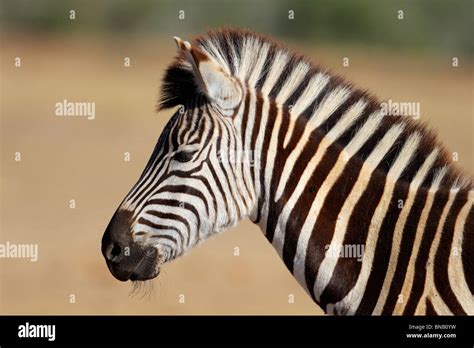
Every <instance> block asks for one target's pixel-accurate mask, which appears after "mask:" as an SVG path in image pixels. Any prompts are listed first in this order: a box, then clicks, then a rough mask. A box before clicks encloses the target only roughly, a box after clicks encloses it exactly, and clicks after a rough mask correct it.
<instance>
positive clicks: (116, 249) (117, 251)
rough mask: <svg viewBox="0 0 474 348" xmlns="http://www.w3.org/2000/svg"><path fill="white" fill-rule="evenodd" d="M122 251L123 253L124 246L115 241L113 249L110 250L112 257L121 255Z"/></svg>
mask: <svg viewBox="0 0 474 348" xmlns="http://www.w3.org/2000/svg"><path fill="white" fill-rule="evenodd" d="M121 253H122V248H121V247H120V245H118V244H116V243H114V246H113V247H112V250H111V251H110V254H111V255H112V257H116V256H119V255H120V254H121Z"/></svg>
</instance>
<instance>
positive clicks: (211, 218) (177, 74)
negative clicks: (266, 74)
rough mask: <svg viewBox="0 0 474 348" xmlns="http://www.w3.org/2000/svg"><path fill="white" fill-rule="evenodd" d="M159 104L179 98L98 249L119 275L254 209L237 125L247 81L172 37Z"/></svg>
mask: <svg viewBox="0 0 474 348" xmlns="http://www.w3.org/2000/svg"><path fill="white" fill-rule="evenodd" d="M175 41H176V44H177V46H178V56H177V58H176V60H175V61H174V63H173V64H172V65H171V66H170V67H169V68H168V70H167V71H166V74H165V77H164V81H163V88H162V90H163V92H162V99H161V108H169V107H173V106H179V109H178V111H177V112H176V113H175V114H174V115H173V116H172V117H171V119H170V120H169V122H168V124H167V125H166V127H165V128H164V130H163V132H162V134H161V135H160V137H159V140H158V142H157V144H156V146H155V149H154V151H153V153H152V155H151V158H150V160H149V162H148V164H147V165H146V167H145V169H144V171H143V173H142V175H141V176H140V178H139V180H138V182H137V183H136V184H135V186H134V187H133V188H132V190H131V191H130V192H129V193H128V195H127V196H126V197H125V199H124V200H123V202H122V203H121V205H120V206H119V208H118V209H117V211H116V212H115V214H114V216H113V217H112V219H111V221H110V223H109V225H108V227H107V229H106V231H105V233H104V235H103V238H102V253H103V255H104V257H105V259H106V263H107V266H108V268H109V270H110V271H111V273H112V274H113V275H114V276H115V277H116V278H117V279H119V280H121V281H127V280H129V279H130V280H132V281H133V280H147V279H152V278H154V277H156V276H157V275H158V274H159V270H160V266H161V265H162V264H163V263H164V262H167V261H170V260H172V259H174V258H176V257H178V256H180V255H182V254H184V253H185V252H186V251H187V250H188V249H190V248H191V247H193V246H194V245H196V244H198V243H199V242H201V241H202V240H204V239H206V238H207V237H209V236H211V235H213V234H215V233H217V232H219V231H222V230H223V229H225V228H227V227H229V226H232V225H234V224H236V223H237V222H238V221H239V220H240V219H242V218H244V217H245V216H247V215H249V214H251V213H252V211H253V210H254V209H255V205H256V204H255V193H254V190H253V187H252V185H251V184H250V182H251V175H250V167H251V166H252V165H253V163H252V159H251V158H249V156H248V151H246V150H245V149H244V148H243V146H242V139H241V138H242V136H241V134H240V133H241V132H240V130H239V127H238V125H239V124H240V122H241V121H240V120H239V117H240V116H241V113H242V112H243V108H244V104H245V103H244V102H243V101H244V99H245V98H244V88H245V87H244V86H243V85H242V84H241V83H240V82H239V80H238V79H237V78H234V77H233V75H232V72H231V71H228V68H227V69H226V68H224V67H222V66H221V65H220V64H219V63H218V62H217V60H216V59H215V58H213V57H212V56H210V55H209V54H207V53H205V51H204V50H201V49H200V48H199V43H198V42H196V43H193V44H192V45H191V43H189V42H187V41H182V40H180V39H179V38H175Z"/></svg>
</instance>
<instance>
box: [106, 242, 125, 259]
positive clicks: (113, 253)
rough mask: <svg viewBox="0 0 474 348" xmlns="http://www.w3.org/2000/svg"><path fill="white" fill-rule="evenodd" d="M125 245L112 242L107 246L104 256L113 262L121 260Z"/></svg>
mask: <svg viewBox="0 0 474 348" xmlns="http://www.w3.org/2000/svg"><path fill="white" fill-rule="evenodd" d="M123 250H124V247H123V246H121V245H120V244H119V243H111V244H109V245H108V246H107V247H106V250H105V253H104V256H105V258H106V259H107V260H109V261H112V262H119V261H120V260H121V259H122V257H123Z"/></svg>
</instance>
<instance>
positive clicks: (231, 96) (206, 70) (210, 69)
mask: <svg viewBox="0 0 474 348" xmlns="http://www.w3.org/2000/svg"><path fill="white" fill-rule="evenodd" d="M174 41H175V42H176V45H177V46H178V49H179V50H181V51H182V52H183V54H184V57H185V59H186V60H187V61H188V62H189V63H190V64H191V67H192V69H193V75H194V78H195V80H196V83H197V84H198V86H199V88H200V89H201V91H202V92H203V93H204V94H206V95H207V96H208V97H209V98H210V99H211V100H212V101H213V102H215V103H216V104H217V105H218V106H219V107H221V108H223V109H232V108H235V107H236V106H237V105H238V104H239V103H240V100H241V98H242V96H241V89H240V88H239V85H238V83H237V82H236V81H235V80H234V79H233V78H232V77H231V76H229V75H228V74H227V73H226V72H225V71H224V70H222V68H221V67H220V66H219V64H217V63H216V62H215V60H214V59H213V58H212V57H210V56H209V55H208V54H206V53H205V52H203V51H201V50H200V49H198V48H196V47H193V46H191V44H190V43H189V42H188V41H183V40H181V39H180V38H179V37H176V36H175V37H174Z"/></svg>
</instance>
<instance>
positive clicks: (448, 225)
mask: <svg viewBox="0 0 474 348" xmlns="http://www.w3.org/2000/svg"><path fill="white" fill-rule="evenodd" d="M466 201H467V191H465V190H463V191H459V192H458V193H457V195H456V197H455V199H454V201H453V204H452V205H451V208H450V209H449V212H448V215H447V216H446V221H445V223H444V226H443V229H442V231H441V239H440V241H439V245H438V250H437V251H436V256H435V260H434V269H435V272H434V283H435V286H436V290H438V292H439V295H440V296H441V298H442V299H443V300H444V302H445V303H446V305H447V306H448V308H449V309H450V310H451V312H452V313H453V314H454V315H466V312H465V311H464V309H463V308H462V306H461V304H460V303H459V301H458V299H457V297H456V295H455V294H454V292H453V289H452V288H451V284H450V282H449V276H448V266H449V255H450V253H451V245H452V242H453V236H454V226H455V224H456V219H457V217H458V215H459V211H460V210H461V209H462V207H463V206H464V204H465V203H466Z"/></svg>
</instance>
